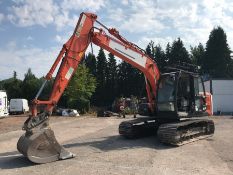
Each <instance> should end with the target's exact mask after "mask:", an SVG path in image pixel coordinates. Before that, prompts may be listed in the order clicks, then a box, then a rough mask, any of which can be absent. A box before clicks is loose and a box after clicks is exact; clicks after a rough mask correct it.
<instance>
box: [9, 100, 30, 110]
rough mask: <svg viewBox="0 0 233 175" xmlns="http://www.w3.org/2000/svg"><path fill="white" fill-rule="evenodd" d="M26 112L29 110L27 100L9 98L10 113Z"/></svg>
mask: <svg viewBox="0 0 233 175" xmlns="http://www.w3.org/2000/svg"><path fill="white" fill-rule="evenodd" d="M26 112H29V106H28V101H27V100H26V99H11V100H10V109H9V113H10V114H24V113H26Z"/></svg>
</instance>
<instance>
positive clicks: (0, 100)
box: [0, 90, 8, 117]
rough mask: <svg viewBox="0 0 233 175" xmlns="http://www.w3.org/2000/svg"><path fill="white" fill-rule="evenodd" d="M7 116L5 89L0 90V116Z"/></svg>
mask: <svg viewBox="0 0 233 175" xmlns="http://www.w3.org/2000/svg"><path fill="white" fill-rule="evenodd" d="M5 116H8V101H7V94H6V91H3V90H0V117H5Z"/></svg>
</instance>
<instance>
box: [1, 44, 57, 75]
mask: <svg viewBox="0 0 233 175" xmlns="http://www.w3.org/2000/svg"><path fill="white" fill-rule="evenodd" d="M12 43H13V42H12ZM12 43H10V44H8V45H11V44H12ZM58 53H59V49H57V48H51V49H48V50H43V49H40V48H23V49H19V48H17V47H16V46H14V49H13V48H12V47H7V48H4V49H3V48H1V49H0V62H1V64H0V75H1V79H5V78H10V77H12V75H13V71H16V72H17V74H18V77H19V78H20V79H23V78H24V74H25V73H26V72H27V70H28V68H31V69H32V71H33V73H35V75H36V76H38V77H41V76H43V75H46V74H47V72H48V71H49V69H50V67H51V65H52V64H53V62H54V60H55V59H56V56H57V54H58ZM6 58H7V59H8V60H10V62H9V61H6Z"/></svg>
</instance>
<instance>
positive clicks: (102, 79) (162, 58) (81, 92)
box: [0, 27, 233, 112]
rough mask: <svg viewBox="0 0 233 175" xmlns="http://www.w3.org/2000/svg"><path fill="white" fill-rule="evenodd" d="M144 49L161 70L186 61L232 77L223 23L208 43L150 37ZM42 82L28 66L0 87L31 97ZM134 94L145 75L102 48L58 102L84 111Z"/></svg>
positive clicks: (213, 73) (207, 71) (46, 94)
mask: <svg viewBox="0 0 233 175" xmlns="http://www.w3.org/2000/svg"><path fill="white" fill-rule="evenodd" d="M145 52H146V54H147V55H149V56H150V57H151V58H152V59H153V60H154V61H155V62H156V63H157V65H158V67H159V69H160V71H161V72H163V71H164V70H165V67H166V66H168V65H169V66H171V65H174V64H180V63H181V62H185V63H189V64H195V65H197V66H199V67H200V72H201V73H202V75H204V77H206V78H233V60H232V58H231V53H232V52H231V50H230V48H229V45H228V43H227V36H226V33H225V32H224V30H223V29H222V28H221V27H216V28H214V29H213V30H212V31H211V32H210V35H209V39H208V41H207V43H206V45H205V46H204V45H203V44H201V43H199V44H198V45H197V46H190V51H188V50H187V49H186V48H185V46H184V43H183V41H182V40H181V38H177V39H176V40H174V41H173V42H172V43H167V45H166V48H162V47H161V45H159V44H158V45H155V44H154V42H153V41H151V42H150V43H149V44H148V45H147V47H146V48H145ZM42 82H43V77H42V78H37V77H36V76H35V75H34V74H33V73H32V71H31V69H29V70H28V72H27V73H26V74H25V76H24V79H23V80H19V79H17V73H16V72H14V74H13V77H12V78H10V79H7V80H3V81H1V82H0V89H6V90H7V93H8V96H9V98H10V99H11V98H26V99H28V100H31V99H33V98H34V96H35V94H36V92H37V90H38V89H39V87H40V85H41V84H42ZM52 83H53V80H52V81H50V82H49V83H48V84H47V86H46V87H45V90H44V92H43V95H42V96H41V99H46V98H48V97H49V94H50V91H51V89H52ZM131 95H134V96H137V97H143V96H145V95H146V91H145V80H144V75H143V74H142V73H141V72H140V71H138V70H137V69H136V68H133V67H132V66H131V65H130V64H128V63H126V62H124V61H119V63H117V60H116V59H115V57H114V55H113V54H111V53H109V54H108V55H107V56H106V55H105V52H104V50H103V49H102V48H100V50H99V53H98V55H97V56H95V55H93V54H91V53H88V54H87V55H86V56H85V58H84V59H83V61H82V63H81V64H80V65H79V68H78V70H77V72H76V73H75V74H74V76H73V77H72V79H71V82H70V83H69V86H68V87H67V89H66V91H65V93H64V94H63V96H62V97H61V100H60V102H59V104H58V105H59V106H63V107H72V108H78V109H79V110H80V111H82V112H85V111H88V110H89V107H90V105H93V106H108V105H110V104H111V103H112V102H113V100H114V99H115V98H116V97H121V96H124V97H130V96H131Z"/></svg>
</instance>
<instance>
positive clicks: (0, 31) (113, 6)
mask: <svg viewBox="0 0 233 175" xmlns="http://www.w3.org/2000/svg"><path fill="white" fill-rule="evenodd" d="M81 12H92V13H95V14H97V16H98V20H99V21H101V22H102V23H104V24H105V25H106V26H108V27H109V28H112V27H114V28H117V29H118V30H119V31H120V34H121V35H123V36H124V37H125V38H126V39H127V40H129V41H131V42H133V43H135V44H137V45H138V46H140V47H141V48H145V47H146V46H147V44H148V43H149V42H150V41H151V40H152V41H154V42H155V44H160V45H161V46H162V47H163V48H165V46H166V44H167V43H168V42H172V41H173V40H175V39H177V38H178V37H180V38H181V39H182V40H183V42H184V44H185V46H186V48H187V49H188V50H190V46H196V45H198V44H199V43H202V44H204V46H205V44H206V42H207V40H208V37H209V33H210V31H211V30H212V29H213V28H214V27H217V26H221V27H222V28H223V29H224V31H225V32H226V34H227V39H228V44H229V46H230V48H231V49H233V0H175V1H174V0H0V80H3V79H6V78H10V77H12V76H13V71H16V72H17V75H18V78H20V79H23V77H24V74H25V73H26V71H27V70H28V68H31V69H32V72H33V73H34V74H35V75H36V76H37V77H41V76H43V75H46V74H47V72H48V70H49V69H50V67H51V65H52V64H53V62H54V60H55V59H56V56H57V55H58V53H59V51H60V50H61V48H62V45H63V44H64V43H65V42H66V41H67V40H68V39H69V37H70V36H71V34H72V33H73V30H74V28H75V26H76V23H77V21H78V19H79V15H80V13H81ZM98 50H99V48H98V47H97V46H95V47H94V53H95V54H98ZM88 51H90V48H88ZM88 51H87V52H88Z"/></svg>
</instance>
